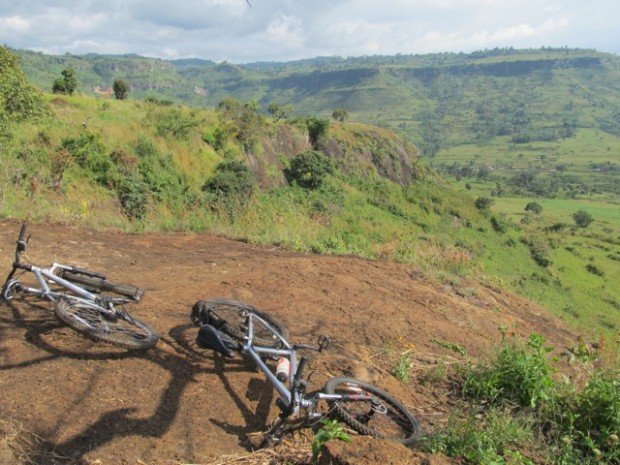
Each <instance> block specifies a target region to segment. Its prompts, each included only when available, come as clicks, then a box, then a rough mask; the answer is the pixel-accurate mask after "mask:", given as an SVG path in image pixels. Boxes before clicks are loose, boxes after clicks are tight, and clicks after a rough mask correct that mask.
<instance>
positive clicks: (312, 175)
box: [285, 150, 334, 189]
mask: <svg viewBox="0 0 620 465" xmlns="http://www.w3.org/2000/svg"><path fill="white" fill-rule="evenodd" d="M333 172H334V164H333V163H332V161H331V159H330V158H329V157H328V156H327V155H325V154H323V153H321V152H317V151H314V150H308V151H307V152H302V153H299V154H297V155H295V157H293V159H292V160H291V167H290V169H288V170H287V172H286V173H285V174H286V177H287V179H288V181H289V182H296V183H297V184H298V185H299V186H301V187H305V188H306V189H316V188H317V187H319V186H320V185H321V184H322V183H323V179H324V178H325V176H326V175H328V174H332V173H333Z"/></svg>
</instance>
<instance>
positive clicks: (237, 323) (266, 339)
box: [192, 299, 288, 348]
mask: <svg viewBox="0 0 620 465" xmlns="http://www.w3.org/2000/svg"><path fill="white" fill-rule="evenodd" d="M248 312H251V313H253V314H254V315H256V316H258V317H259V318H261V319H263V320H264V321H265V322H266V323H267V324H268V325H269V326H270V327H271V328H272V329H273V331H271V330H270V329H269V328H267V327H266V326H265V325H264V324H262V323H261V322H260V321H259V320H257V319H254V320H253V321H254V325H253V329H254V335H253V336H254V337H253V342H254V345H256V346H260V347H270V348H278V347H282V346H283V343H282V341H281V340H280V338H278V337H277V336H276V334H279V335H280V336H282V337H283V338H284V339H286V338H288V329H287V328H286V326H285V325H283V324H282V323H280V322H279V321H278V320H276V319H275V318H274V317H272V316H271V315H269V314H267V313H265V312H263V311H262V310H258V309H256V308H254V307H252V306H251V305H248V304H244V303H242V302H237V301H234V300H227V299H214V300H209V301H207V302H198V303H197V304H196V305H194V308H193V309H192V320H194V321H196V320H198V321H200V322H201V323H202V324H210V325H212V326H215V327H216V329H218V330H219V331H221V332H223V333H225V334H227V335H228V336H230V337H232V338H233V339H235V340H237V341H239V342H244V341H245V338H246V335H247V330H248V327H247V314H248ZM274 333H275V334H274Z"/></svg>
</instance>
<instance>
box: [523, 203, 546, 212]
mask: <svg viewBox="0 0 620 465" xmlns="http://www.w3.org/2000/svg"><path fill="white" fill-rule="evenodd" d="M525 211H526V212H532V213H535V214H537V215H540V214H541V213H542V211H543V207H542V205H541V204H539V203H538V202H530V203H528V204H527V205H526V206H525Z"/></svg>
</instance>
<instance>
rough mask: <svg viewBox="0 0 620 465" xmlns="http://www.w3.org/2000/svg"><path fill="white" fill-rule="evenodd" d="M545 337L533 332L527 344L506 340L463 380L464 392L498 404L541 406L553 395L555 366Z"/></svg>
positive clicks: (475, 397)
mask: <svg viewBox="0 0 620 465" xmlns="http://www.w3.org/2000/svg"><path fill="white" fill-rule="evenodd" d="M544 344H545V339H544V338H543V337H542V336H539V335H537V334H532V335H531V336H530V337H529V338H528V340H527V343H526V344H525V345H523V344H519V343H517V342H516V341H507V340H505V339H504V340H503V341H502V345H501V348H500V350H499V352H498V353H497V354H496V356H495V358H494V359H493V360H491V362H489V363H488V364H485V365H480V366H478V367H474V368H471V369H470V370H469V372H468V373H467V375H466V377H465V381H464V382H463V386H462V392H463V394H465V395H467V396H469V397H472V398H474V399H476V400H484V401H487V402H489V403H491V404H494V405H505V404H516V405H519V406H522V407H537V406H539V405H540V403H541V402H544V401H546V400H548V399H549V398H550V395H551V390H552V388H553V385H554V383H553V378H552V377H551V375H552V373H553V369H552V367H551V365H550V364H549V362H548V360H547V357H546V354H547V353H548V352H549V351H550V350H551V349H550V348H547V347H545V345H544Z"/></svg>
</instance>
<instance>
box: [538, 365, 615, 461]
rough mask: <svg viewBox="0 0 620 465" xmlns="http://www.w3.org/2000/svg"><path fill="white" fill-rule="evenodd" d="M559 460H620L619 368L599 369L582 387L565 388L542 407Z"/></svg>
mask: <svg viewBox="0 0 620 465" xmlns="http://www.w3.org/2000/svg"><path fill="white" fill-rule="evenodd" d="M543 418H544V420H545V422H546V425H545V427H546V429H547V430H549V436H550V437H551V438H552V439H554V440H555V441H556V442H557V443H558V444H560V445H561V446H560V447H559V449H560V450H559V451H558V456H559V457H560V458H561V460H558V461H557V462H558V463H569V464H581V463H588V464H589V463H609V464H611V463H620V441H619V439H618V434H619V432H620V372H619V371H617V370H616V371H599V372H597V373H595V374H594V375H593V376H592V378H591V379H590V380H589V382H588V384H587V385H586V386H585V388H584V389H583V390H582V391H581V392H578V391H575V390H573V389H568V390H567V392H565V393H564V394H563V395H561V396H557V397H556V398H555V399H554V402H552V403H550V404H549V405H547V406H546V408H545V409H544V410H543Z"/></svg>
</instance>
